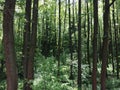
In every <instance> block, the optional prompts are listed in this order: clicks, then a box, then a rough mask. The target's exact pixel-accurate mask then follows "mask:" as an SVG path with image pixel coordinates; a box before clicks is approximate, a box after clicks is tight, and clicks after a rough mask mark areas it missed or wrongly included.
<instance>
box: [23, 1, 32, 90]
mask: <svg viewBox="0 0 120 90" xmlns="http://www.w3.org/2000/svg"><path fill="white" fill-rule="evenodd" d="M31 4H32V1H31V0H26V8H25V26H24V32H23V33H24V36H23V74H24V80H25V83H24V90H27V74H28V60H29V49H30V31H31V29H30V27H31Z"/></svg>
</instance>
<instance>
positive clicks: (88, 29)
mask: <svg viewBox="0 0 120 90" xmlns="http://www.w3.org/2000/svg"><path fill="white" fill-rule="evenodd" d="M89 19H90V15H89V6H88V1H87V61H88V65H89V73H91V63H90V57H89V56H90V51H89V46H90V43H89V42H90V20H89Z"/></svg>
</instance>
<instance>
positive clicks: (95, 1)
mask: <svg viewBox="0 0 120 90" xmlns="http://www.w3.org/2000/svg"><path fill="white" fill-rule="evenodd" d="M93 7H94V36H93V70H92V90H97V75H96V74H97V59H98V57H97V56H98V54H97V51H98V50H97V34H98V0H93Z"/></svg>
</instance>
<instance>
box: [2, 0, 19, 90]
mask: <svg viewBox="0 0 120 90" xmlns="http://www.w3.org/2000/svg"><path fill="white" fill-rule="evenodd" d="M15 3H16V0H5V6H4V12H3V44H4V54H5V64H6V75H7V90H17V85H18V82H17V81H18V76H17V67H16V54H15V47H14V32H13V23H14V12H15Z"/></svg>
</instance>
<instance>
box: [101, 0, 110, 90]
mask: <svg viewBox="0 0 120 90" xmlns="http://www.w3.org/2000/svg"><path fill="white" fill-rule="evenodd" d="M103 29H104V36H103V46H102V69H101V90H105V89H106V87H105V86H106V82H105V81H106V72H107V69H106V66H107V61H108V45H109V0H105V7H104V14H103Z"/></svg>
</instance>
